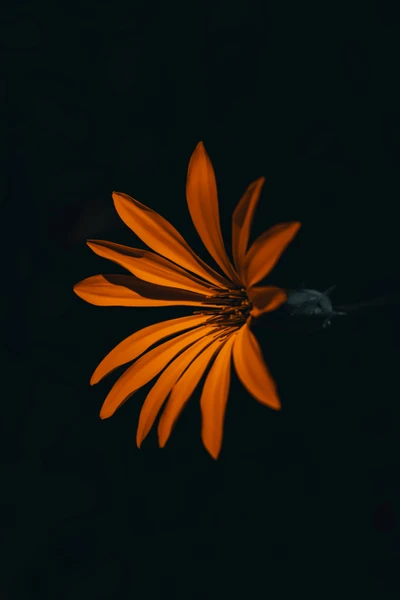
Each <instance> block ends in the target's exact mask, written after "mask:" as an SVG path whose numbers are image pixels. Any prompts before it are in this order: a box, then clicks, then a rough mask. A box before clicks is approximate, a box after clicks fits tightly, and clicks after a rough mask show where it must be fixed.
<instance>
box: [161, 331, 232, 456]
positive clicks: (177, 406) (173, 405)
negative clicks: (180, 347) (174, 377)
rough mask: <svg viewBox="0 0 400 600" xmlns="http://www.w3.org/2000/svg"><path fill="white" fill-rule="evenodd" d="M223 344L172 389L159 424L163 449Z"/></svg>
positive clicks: (199, 360)
mask: <svg viewBox="0 0 400 600" xmlns="http://www.w3.org/2000/svg"><path fill="white" fill-rule="evenodd" d="M222 343H223V342H222V341H221V340H216V341H215V342H214V343H213V344H211V345H210V346H208V348H206V349H205V350H204V351H203V352H202V353H201V354H200V356H199V357H198V358H196V359H195V360H194V361H193V362H192V364H191V365H190V366H189V367H188V369H187V370H186V371H185V372H184V374H183V375H182V377H181V378H180V379H179V380H178V382H177V383H176V384H175V385H174V387H173V388H172V392H171V395H170V397H169V399H168V402H167V404H166V407H165V408H164V411H163V413H162V415H161V418H160V421H159V424H158V443H159V445H160V448H163V447H164V446H165V444H166V443H167V441H168V438H169V436H170V434H171V431H172V427H173V426H174V424H175V422H176V420H177V418H178V417H179V415H180V413H181V412H182V410H183V408H184V406H185V404H186V403H187V401H188V400H189V398H190V396H191V395H192V393H193V391H194V389H195V388H196V386H197V384H198V383H199V381H200V379H201V377H202V375H203V373H204V371H205V370H206V368H207V365H208V363H209V362H210V360H211V359H212V357H213V356H214V354H215V353H216V352H217V351H218V348H219V347H220V346H221V344H222Z"/></svg>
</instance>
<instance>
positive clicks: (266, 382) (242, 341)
mask: <svg viewBox="0 0 400 600" xmlns="http://www.w3.org/2000/svg"><path fill="white" fill-rule="evenodd" d="M233 362H234V365H235V370H236V373H237V375H238V377H239V379H240V381H241V382H242V384H243V385H244V387H245V388H246V390H247V391H248V392H249V393H250V394H251V395H252V396H253V397H254V398H255V399H256V400H258V401H259V402H261V403H262V404H266V405H267V406H269V407H270V408H273V409H275V410H279V409H280V407H281V403H280V400H279V397H278V393H277V390H276V385H275V382H274V380H273V379H272V377H271V375H270V373H269V371H268V368H267V365H266V364H265V362H264V359H263V355H262V352H261V348H260V345H259V343H258V342H257V340H256V338H255V336H254V334H253V333H252V332H251V331H250V329H249V326H248V324H247V323H246V324H245V325H244V326H243V327H242V328H241V329H240V331H239V333H238V335H237V336H236V339H235V343H234V345H233Z"/></svg>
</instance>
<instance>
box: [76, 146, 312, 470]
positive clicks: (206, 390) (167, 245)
mask: <svg viewBox="0 0 400 600" xmlns="http://www.w3.org/2000/svg"><path fill="white" fill-rule="evenodd" d="M263 183H264V178H260V179H257V180H256V181H254V182H253V183H252V184H250V186H249V187H248V188H247V190H246V191H245V193H244V195H243V197H242V198H241V200H240V202H239V204H238V205H237V207H236V209H235V211H234V213H233V217H232V257H233V264H232V262H231V260H230V259H229V257H228V255H227V253H226V250H225V247H224V242H223V239H222V234H221V228H220V222H219V210H218V196H217V186H216V181H215V175H214V170H213V167H212V164H211V161H210V159H209V157H208V155H207V153H206V150H205V148H204V145H203V143H202V142H200V143H199V144H198V145H197V147H196V149H195V151H194V152H193V155H192V157H191V159H190V163H189V169H188V175H187V184H186V196H187V203H188V207H189V212H190V215H191V217H192V221H193V224H194V226H195V228H196V230H197V232H198V234H199V236H200V238H201V240H202V241H203V243H204V245H205V247H206V248H207V250H208V252H209V253H210V254H211V256H212V257H213V258H214V260H215V262H216V263H217V264H218V266H219V267H220V269H221V271H222V273H219V272H217V271H215V270H214V269H212V268H211V267H210V266H209V265H207V264H206V263H205V262H204V261H202V260H201V259H200V258H199V257H198V256H197V255H196V254H195V253H194V252H193V250H192V249H191V248H190V247H189V246H188V244H187V243H186V242H185V240H184V239H183V237H182V236H181V235H180V234H179V233H178V231H177V230H176V229H175V228H174V227H173V226H172V225H171V224H170V223H169V222H168V221H166V220H165V219H164V218H163V217H162V216H161V215H159V214H158V213H156V212H154V211H153V210H151V209H150V208H148V207H146V206H144V205H143V204H141V203H140V202H138V201H137V200H134V199H133V198H131V197H130V196H128V195H126V194H122V193H115V192H114V193H113V200H114V205H115V208H116V210H117V212H118V214H119V216H120V217H121V219H122V220H123V221H124V223H125V224H126V225H127V226H128V227H129V228H130V229H131V230H132V231H133V232H134V233H135V234H136V235H137V236H138V237H139V238H140V239H141V240H142V241H143V242H144V243H145V244H146V245H147V246H148V247H149V248H151V249H152V250H153V251H154V252H150V251H148V250H141V249H136V248H130V247H126V246H121V245H119V244H115V243H112V242H107V241H99V240H97V241H88V245H89V247H90V248H91V249H92V250H93V251H94V252H95V253H96V254H98V255H99V256H102V257H104V258H107V259H109V260H112V261H113V262H115V263H117V264H119V265H120V266H122V267H124V268H125V269H126V270H127V271H129V272H130V275H96V276H94V277H89V278H88V279H85V280H83V281H81V282H80V283H78V284H77V285H75V286H74V291H75V293H76V294H77V295H78V296H80V297H81V298H83V299H84V300H86V301H87V302H90V303H91V304H95V305H98V306H173V305H182V306H194V307H197V310H195V311H194V312H193V314H192V315H189V316H184V317H179V318H176V319H171V320H168V321H162V322H161V323H157V324H155V325H150V326H149V327H145V328H144V329H141V330H139V331H137V332H135V333H134V334H133V335H131V336H130V337H128V338H126V339H125V340H123V341H122V342H121V343H120V344H118V345H117V346H116V347H115V348H114V349H113V350H112V351H111V352H110V353H109V354H107V356H106V357H105V358H104V359H103V360H102V361H101V363H100V364H99V365H98V367H97V368H96V370H95V372H94V373H93V375H92V378H91V384H92V385H93V384H95V383H98V382H99V381H100V380H101V379H102V378H103V377H105V376H106V375H107V374H108V373H110V372H111V371H113V370H114V369H116V368H117V367H120V366H121V365H124V364H126V363H128V362H132V361H135V362H133V364H132V365H131V366H129V367H128V368H127V369H126V371H125V372H124V373H123V375H122V376H121V377H120V378H119V379H118V380H117V382H116V383H115V384H114V386H113V387H112V389H111V390H110V392H109V394H108V396H107V398H106V399H105V401H104V404H103V406H102V409H101V412H100V417H101V418H103V419H105V418H108V417H110V416H111V415H112V414H113V413H114V412H115V411H116V410H117V409H118V408H119V407H120V406H121V405H122V404H123V403H124V402H125V401H126V400H127V399H128V398H130V397H131V396H132V395H133V394H134V393H135V392H136V391H137V390H139V389H140V388H141V387H142V386H144V385H145V384H146V383H148V382H149V381H151V380H152V379H153V378H154V377H156V375H159V377H158V379H157V381H156V382H155V384H154V386H153V387H152V389H151V390H150V392H149V393H148V395H147V397H146V399H145V402H144V404H143V407H142V410H141V413H140V417H139V425H138V429H137V437H136V439H137V445H138V446H139V447H140V445H141V443H142V441H143V439H144V438H145V437H146V435H147V434H148V432H149V431H150V429H151V427H152V425H153V424H154V421H155V420H156V418H157V416H158V414H159V412H160V411H161V409H162V408H163V407H164V409H163V411H162V414H161V417H160V420H159V424H158V439H159V444H160V446H161V447H163V446H164V445H165V444H166V442H167V440H168V438H169V435H170V433H171V430H172V428H173V426H174V424H175V422H176V420H177V418H178V416H179V414H180V413H181V411H182V410H183V408H184V406H185V404H186V402H187V401H188V399H189V398H190V396H191V394H192V393H193V391H194V390H195V388H196V386H197V385H198V383H199V381H200V379H201V378H202V376H203V374H204V373H205V372H206V370H207V368H208V367H210V368H209V371H208V373H207V376H206V379H205V383H204V386H203V390H202V394H201V400H200V406H201V414H202V439H203V443H204V445H205V447H206V449H207V450H208V452H209V453H210V454H211V455H212V456H213V457H214V458H217V457H218V455H219V452H220V450H221V445H222V436H223V422H224V416H225V409H226V404H227V399H228V392H229V385H230V372H231V371H230V370H231V359H232V357H233V364H234V366H235V370H236V373H237V375H238V377H239V379H240V380H241V382H242V383H243V385H244V387H245V388H246V389H247V390H248V392H249V393H250V394H251V395H252V396H253V397H254V398H255V399H256V400H258V401H259V402H261V403H263V404H266V405H267V406H269V407H271V408H273V409H279V408H280V401H279V397H278V394H277V390H276V385H275V383H274V381H273V379H272V377H271V375H270V373H269V371H268V369H267V366H266V364H265V362H264V360H263V356H262V352H261V349H260V346H259V344H258V342H257V340H256V338H255V336H254V334H253V333H252V332H251V330H250V322H251V319H252V318H256V317H258V316H260V315H261V314H263V313H265V312H269V311H272V310H275V309H276V308H278V307H279V306H280V305H281V304H282V303H283V302H285V300H286V294H285V292H284V291H283V290H282V289H280V288H278V287H275V286H257V285H256V284H257V283H259V282H260V281H261V280H262V279H263V278H264V277H265V276H266V275H267V274H268V273H269V272H270V271H271V269H272V268H273V267H274V265H275V264H276V262H277V261H278V259H279V257H280V255H281V254H282V252H283V251H284V249H285V248H286V246H287V245H288V244H289V243H290V242H291V240H292V239H293V237H294V236H295V235H296V233H297V231H298V230H299V228H300V223H298V222H288V223H281V224H278V225H275V226H274V227H271V228H270V229H268V230H267V231H266V232H264V233H263V234H261V235H260V236H259V237H258V238H257V239H256V240H255V242H254V243H253V244H252V245H251V246H250V248H248V243H249V234H250V227H251V224H252V221H253V216H254V212H255V209H256V206H257V203H258V200H259V197H260V193H261V189H262V186H263ZM166 339H167V341H165V340H166ZM135 359H136V360H135Z"/></svg>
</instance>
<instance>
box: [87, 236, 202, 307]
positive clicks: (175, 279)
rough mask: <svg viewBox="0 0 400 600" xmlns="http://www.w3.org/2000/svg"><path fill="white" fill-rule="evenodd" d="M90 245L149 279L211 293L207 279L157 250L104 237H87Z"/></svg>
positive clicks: (166, 284) (198, 291)
mask: <svg viewBox="0 0 400 600" xmlns="http://www.w3.org/2000/svg"><path fill="white" fill-rule="evenodd" d="M87 245H88V246H89V248H90V249H91V250H93V252H95V253H96V254H98V255H99V256H101V257H103V258H107V259H108V260H112V261H113V262H115V263H117V264H118V265H120V266H121V267H123V268H124V269H127V270H128V271H130V272H131V273H132V275H135V276H136V277H139V278H140V279H143V280H144V281H147V282H149V283H155V284H158V285H165V286H166V287H176V288H179V289H181V290H188V291H190V292H196V293H197V294H203V295H204V296H207V295H208V294H210V286H207V284H206V282H204V281H201V280H200V279H197V277H195V276H194V275H192V274H191V273H189V272H188V271H185V270H184V269H181V268H180V267H178V266H177V265H175V264H174V263H172V262H171V261H169V260H167V259H166V258H163V257H162V256H159V255H158V254H155V253H154V252H149V251H148V250H141V249H137V248H129V246H121V245H120V244H114V243H113V242H107V241H104V240H88V242H87Z"/></svg>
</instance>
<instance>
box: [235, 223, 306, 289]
mask: <svg viewBox="0 0 400 600" xmlns="http://www.w3.org/2000/svg"><path fill="white" fill-rule="evenodd" d="M299 229H300V223H298V222H296V221H294V222H291V223H279V224H278V225H274V227H271V228H270V229H268V231H265V232H264V233H262V234H261V235H260V236H259V237H258V238H257V239H256V241H255V242H254V243H253V244H252V245H251V246H250V249H249V251H248V252H247V254H246V257H245V259H244V264H243V266H242V274H243V279H244V282H245V284H246V286H247V287H251V286H252V285H254V284H256V283H257V282H258V281H261V279H263V278H264V277H265V276H266V275H268V273H269V272H270V271H271V269H272V268H273V267H274V266H275V264H276V262H277V261H278V260H279V257H280V256H281V254H282V252H283V251H284V250H285V248H286V246H287V245H288V244H289V243H290V242H291V241H292V239H293V238H294V236H295V235H296V233H297V232H298V230H299Z"/></svg>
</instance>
